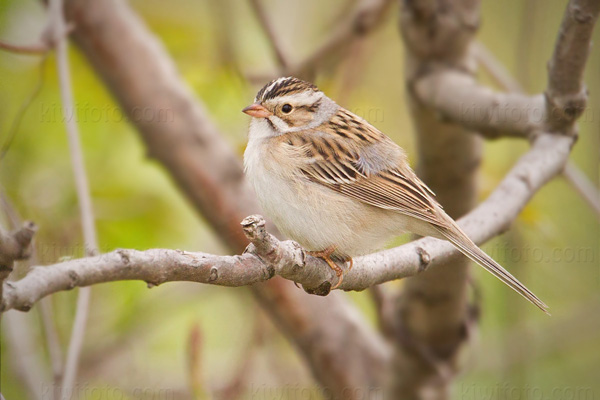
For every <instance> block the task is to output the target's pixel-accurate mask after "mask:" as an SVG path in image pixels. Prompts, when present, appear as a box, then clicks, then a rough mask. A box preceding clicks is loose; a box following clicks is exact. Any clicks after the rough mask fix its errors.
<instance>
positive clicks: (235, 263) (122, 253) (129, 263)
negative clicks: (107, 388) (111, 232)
mask: <svg viewBox="0 0 600 400" xmlns="http://www.w3.org/2000/svg"><path fill="white" fill-rule="evenodd" d="M572 142H573V139H572V138H569V137H562V136H554V135H541V136H540V137H538V138H537V139H536V141H535V142H534V144H533V146H532V148H531V150H530V151H529V152H528V153H527V154H525V155H524V156H523V157H522V158H521V159H520V160H519V161H518V162H517V164H516V165H515V167H514V168H513V169H512V170H511V171H510V172H509V173H508V175H507V176H506V178H504V180H503V181H502V183H501V184H500V185H499V186H498V188H497V189H496V190H495V191H494V192H493V193H492V194H491V195H490V197H489V198H488V199H487V200H486V201H484V202H483V203H481V204H480V205H479V207H477V208H476V209H475V210H473V211H472V212H471V213H469V214H468V215H467V216H465V217H464V218H461V219H460V220H459V224H460V225H461V227H462V228H463V229H464V230H465V231H466V232H467V233H468V234H469V236H470V237H472V238H473V239H474V241H475V242H476V243H483V242H485V241H487V240H489V239H490V238H492V237H494V236H495V235H497V234H499V233H502V232H504V231H505V230H506V229H508V227H509V226H510V224H511V222H512V221H513V220H514V219H515V218H516V216H517V215H518V214H519V212H520V211H521V209H522V208H523V207H524V206H525V205H526V204H527V202H528V201H529V200H530V199H531V197H532V196H533V195H534V194H535V192H536V191H537V190H538V189H539V188H541V187H542V186H543V185H544V184H545V183H546V182H548V180H550V179H551V178H552V177H554V176H555V175H556V174H557V173H559V172H560V171H561V170H562V168H563V167H564V163H565V162H566V159H567V157H568V155H569V151H570V148H571V144H572ZM243 227H244V230H245V232H246V235H247V236H248V238H249V239H250V240H251V241H252V245H251V246H250V247H249V248H248V250H247V252H245V253H244V254H242V255H239V256H215V255H210V254H206V253H190V252H184V251H179V250H166V249H154V250H146V251H136V250H116V251H113V252H111V253H107V254H103V255H99V256H95V257H88V258H82V259H78V260H71V261H66V262H63V263H59V264H55V265H52V266H47V267H36V268H34V269H33V270H32V271H31V272H30V273H29V274H28V275H27V276H26V277H25V278H23V279H21V280H20V281H17V282H7V283H5V286H6V290H5V292H6V293H5V294H4V297H3V299H2V306H1V310H2V311H6V310H9V309H18V310H21V311H27V310H29V309H30V308H31V307H32V306H33V305H34V304H35V303H36V302H37V301H38V300H39V299H41V298H43V297H44V296H47V295H49V294H52V293H55V292H57V291H61V290H70V289H73V288H74V287H77V286H89V285H93V284H98V283H104V282H112V281H119V280H142V281H145V282H147V283H148V284H149V285H150V286H154V285H159V284H162V283H165V282H173V281H192V282H199V283H206V284H213V285H221V286H245V285H252V284H255V283H258V282H262V281H265V280H268V279H270V278H272V277H273V276H275V275H279V276H281V277H284V278H286V279H289V280H293V281H295V282H298V283H300V284H302V285H303V287H304V288H305V290H306V291H307V292H309V293H314V294H319V295H325V294H328V293H329V290H330V288H331V287H332V286H333V285H334V284H335V283H336V282H337V277H336V276H335V274H334V273H333V272H332V271H331V269H330V268H328V267H327V266H326V264H325V263H324V261H322V260H320V259H318V258H315V257H312V256H309V255H307V254H305V252H304V251H303V250H302V248H300V246H299V245H298V244H297V243H295V242H292V241H284V242H280V241H278V240H277V239H276V238H275V237H274V236H272V235H270V234H269V233H268V232H266V230H265V228H264V219H262V218H261V217H259V216H251V217H248V218H246V219H245V220H244V222H243ZM458 255H459V253H458V251H457V250H456V249H455V248H454V247H453V246H452V245H451V244H449V243H446V242H444V241H441V240H437V239H434V238H424V239H420V240H417V241H414V242H411V243H408V244H405V245H403V246H400V247H396V248H394V249H390V250H385V251H382V252H379V253H375V254H371V255H368V256H364V257H360V258H357V259H356V260H355V265H354V267H353V268H352V270H351V271H349V272H347V273H346V275H345V277H344V282H343V283H342V285H341V287H340V288H341V289H343V290H364V289H366V288H368V287H371V286H373V285H376V284H379V283H383V282H387V281H390V280H394V279H400V278H405V277H409V276H414V275H416V274H419V273H420V272H422V271H424V270H425V269H427V268H430V267H431V266H434V265H438V264H442V263H444V262H446V261H447V260H449V259H450V258H452V257H456V256H458Z"/></svg>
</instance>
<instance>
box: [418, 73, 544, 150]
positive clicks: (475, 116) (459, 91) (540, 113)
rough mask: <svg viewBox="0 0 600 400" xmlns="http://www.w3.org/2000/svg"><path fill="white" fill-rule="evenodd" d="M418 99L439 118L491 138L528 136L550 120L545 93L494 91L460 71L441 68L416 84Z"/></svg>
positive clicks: (539, 129)
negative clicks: (535, 94)
mask: <svg viewBox="0 0 600 400" xmlns="http://www.w3.org/2000/svg"><path fill="white" fill-rule="evenodd" d="M413 90H414V93H415V94H416V96H417V99H418V100H419V101H420V102H422V103H424V104H426V105H428V106H429V107H431V108H433V109H434V110H436V111H437V112H438V113H439V115H440V118H442V119H448V120H449V121H451V122H454V123H458V124H461V125H463V126H465V127H466V128H468V129H470V130H473V131H477V132H478V133H481V134H482V135H484V136H486V137H489V138H496V137H499V136H514V137H529V136H530V135H531V134H532V133H534V132H539V131H541V130H542V129H543V127H544V122H545V121H546V119H547V115H546V106H545V102H544V96H543V95H537V96H525V95H523V94H519V93H502V92H495V91H493V90H492V89H489V88H487V87H485V86H483V85H480V84H478V83H477V82H476V81H475V78H474V77H473V76H471V75H470V74H467V73H465V72H462V71H458V70H451V69H447V70H441V71H438V72H435V73H431V74H428V75H426V76H424V77H422V78H420V79H418V80H417V81H416V82H415V83H414V85H413Z"/></svg>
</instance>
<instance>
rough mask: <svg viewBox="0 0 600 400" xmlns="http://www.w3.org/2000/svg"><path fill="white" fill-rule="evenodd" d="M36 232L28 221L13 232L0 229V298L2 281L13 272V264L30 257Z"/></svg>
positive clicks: (33, 225)
mask: <svg viewBox="0 0 600 400" xmlns="http://www.w3.org/2000/svg"><path fill="white" fill-rule="evenodd" d="M36 231H37V226H36V225H35V224H34V223H33V222H30V221H27V222H25V223H24V224H23V226H22V227H21V228H19V229H17V230H15V231H13V232H6V231H5V230H4V229H2V228H0V296H2V295H3V287H4V285H3V284H4V281H5V280H6V279H7V278H8V276H9V275H10V273H11V272H12V271H13V267H14V262H15V261H18V260H24V259H26V258H28V257H29V256H30V255H31V251H32V248H31V243H32V241H33V236H34V235H35V232H36ZM0 298H1V297H0Z"/></svg>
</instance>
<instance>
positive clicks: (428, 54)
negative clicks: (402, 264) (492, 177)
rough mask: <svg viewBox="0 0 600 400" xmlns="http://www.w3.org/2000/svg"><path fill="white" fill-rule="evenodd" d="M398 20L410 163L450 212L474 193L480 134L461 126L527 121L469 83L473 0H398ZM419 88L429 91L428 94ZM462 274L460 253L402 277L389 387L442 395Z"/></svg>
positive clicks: (465, 277) (460, 334) (461, 313)
mask: <svg viewBox="0 0 600 400" xmlns="http://www.w3.org/2000/svg"><path fill="white" fill-rule="evenodd" d="M400 20H401V25H400V28H401V32H402V37H403V39H404V43H405V47H406V48H407V52H406V63H407V68H406V76H405V80H406V82H407V86H408V87H409V94H410V96H409V100H410V106H411V110H410V111H411V116H412V120H413V123H414V126H415V135H416V137H417V144H418V150H419V164H418V168H417V173H418V174H419V176H420V177H421V178H422V179H423V180H424V181H425V183H427V185H428V186H429V187H431V189H432V190H433V191H434V192H435V193H436V194H437V198H438V200H439V202H440V204H442V205H443V206H444V209H445V210H446V212H447V213H448V214H449V215H450V216H452V217H453V218H455V219H456V218H458V217H460V216H462V215H464V214H466V213H467V212H468V211H469V210H470V209H471V208H473V207H474V206H475V205H476V202H477V185H476V178H477V172H478V167H479V163H480V159H481V138H479V137H478V136H475V135H472V134H471V132H469V131H470V130H471V129H478V128H483V127H485V128H486V130H487V131H488V132H492V133H496V132H497V131H504V130H507V131H515V132H517V131H519V130H521V131H525V130H526V129H525V128H524V127H519V128H520V129H511V128H512V126H507V124H506V123H505V120H504V119H503V118H502V115H500V114H499V113H498V111H499V108H502V107H506V106H507V105H508V104H510V103H512V102H514V101H515V100H517V99H515V98H512V97H511V98H505V97H504V96H502V95H500V94H498V93H493V92H492V91H491V90H488V89H486V88H484V87H481V86H479V85H477V84H476V83H475V80H474V77H473V74H474V62H473V59H472V55H471V54H470V52H469V48H470V45H471V41H472V38H473V36H474V34H475V32H476V30H477V27H478V26H479V1H477V0H474V1H470V0H469V1H430V2H404V3H403V6H402V10H401V18H400ZM423 71H425V72H423ZM446 86H452V88H451V89H448V88H446ZM440 87H443V88H444V89H443V90H438V89H439V88H440ZM447 90H457V92H447ZM465 93H469V94H471V95H472V96H474V94H475V93H476V94H477V95H478V96H479V98H477V99H476V102H474V103H473V104H471V103H467V102H466V99H465V97H463V95H464V94H465ZM449 94H452V96H451V97H449V96H448V95H449ZM424 95H429V97H428V98H427V100H429V101H425V100H424V99H423V98H424ZM519 100H521V99H519ZM524 101H529V100H528V99H524ZM478 106H481V107H482V108H481V109H480V110H476V111H479V112H474V113H473V112H465V110H466V111H472V109H473V108H476V107H478ZM482 111H483V112H482ZM496 114H499V115H496ZM517 133H518V132H517ZM467 233H468V234H469V235H470V236H472V235H473V233H472V232H469V231H467ZM468 282H469V261H468V260H467V259H466V258H464V257H462V258H457V259H454V260H448V262H446V263H444V264H443V268H431V269H430V270H428V271H427V272H425V273H423V274H421V275H419V276H416V277H414V278H413V279H410V280H409V281H407V282H406V284H405V285H404V287H403V290H402V293H401V294H400V295H399V297H398V302H397V305H396V315H397V317H396V318H397V326H398V328H397V331H396V338H397V340H396V358H395V364H394V375H395V376H396V380H395V382H394V387H393V393H394V395H395V396H394V397H397V398H405V399H425V398H427V399H446V398H448V397H449V390H450V385H451V382H452V378H453V377H454V375H455V374H456V373H457V371H458V365H457V360H458V355H459V353H460V352H459V350H460V349H461V348H462V346H463V345H464V343H465V342H466V341H467V335H466V333H465V332H466V328H465V327H466V326H467V325H468V324H469V323H470V321H469V318H470V313H469V308H468V292H467V290H468Z"/></svg>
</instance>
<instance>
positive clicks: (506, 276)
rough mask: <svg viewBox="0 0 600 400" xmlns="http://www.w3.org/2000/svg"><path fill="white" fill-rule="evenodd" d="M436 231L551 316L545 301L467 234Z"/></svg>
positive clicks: (447, 230)
mask: <svg viewBox="0 0 600 400" xmlns="http://www.w3.org/2000/svg"><path fill="white" fill-rule="evenodd" d="M455 226H456V225H455ZM456 228H458V226H456ZM436 229H437V230H438V231H439V232H440V233H441V235H442V236H443V237H445V238H446V239H447V240H448V241H450V242H451V243H452V244H453V245H455V246H456V247H457V248H458V249H459V250H460V251H461V253H463V254H464V255H465V256H467V257H469V258H470V259H471V260H473V261H475V262H476V263H477V264H479V265H481V266H482V267H483V268H485V269H486V270H487V271H488V272H490V273H491V274H492V275H494V276H495V277H496V278H498V279H500V280H501V281H502V282H504V283H505V284H506V285H508V286H509V287H510V288H512V289H513V290H514V291H515V292H517V293H519V294H520V295H521V296H523V297H525V298H526V299H527V300H529V301H530V302H531V303H533V304H534V305H535V306H537V307H538V308H539V309H540V310H542V311H543V312H545V313H546V314H548V315H550V313H549V312H548V306H547V305H546V304H545V303H544V302H543V301H541V300H540V299H539V298H538V297H537V296H536V295H535V294H533V292H532V291H531V290H529V289H527V288H526V287H525V285H523V284H522V283H521V282H519V281H518V280H517V278H515V277H514V276H512V275H511V274H510V273H509V272H508V271H507V270H505V269H504V268H502V266H501V265H500V264H498V263H497V262H496V261H494V259H492V258H491V257H490V256H488V255H487V254H486V253H485V252H484V251H483V250H481V249H480V248H479V247H477V245H476V244H475V243H473V241H472V240H471V239H469V237H468V236H467V235H466V234H464V233H463V232H462V231H460V230H459V229H460V228H458V229H457V230H458V232H457V230H449V229H444V228H437V227H436Z"/></svg>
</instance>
